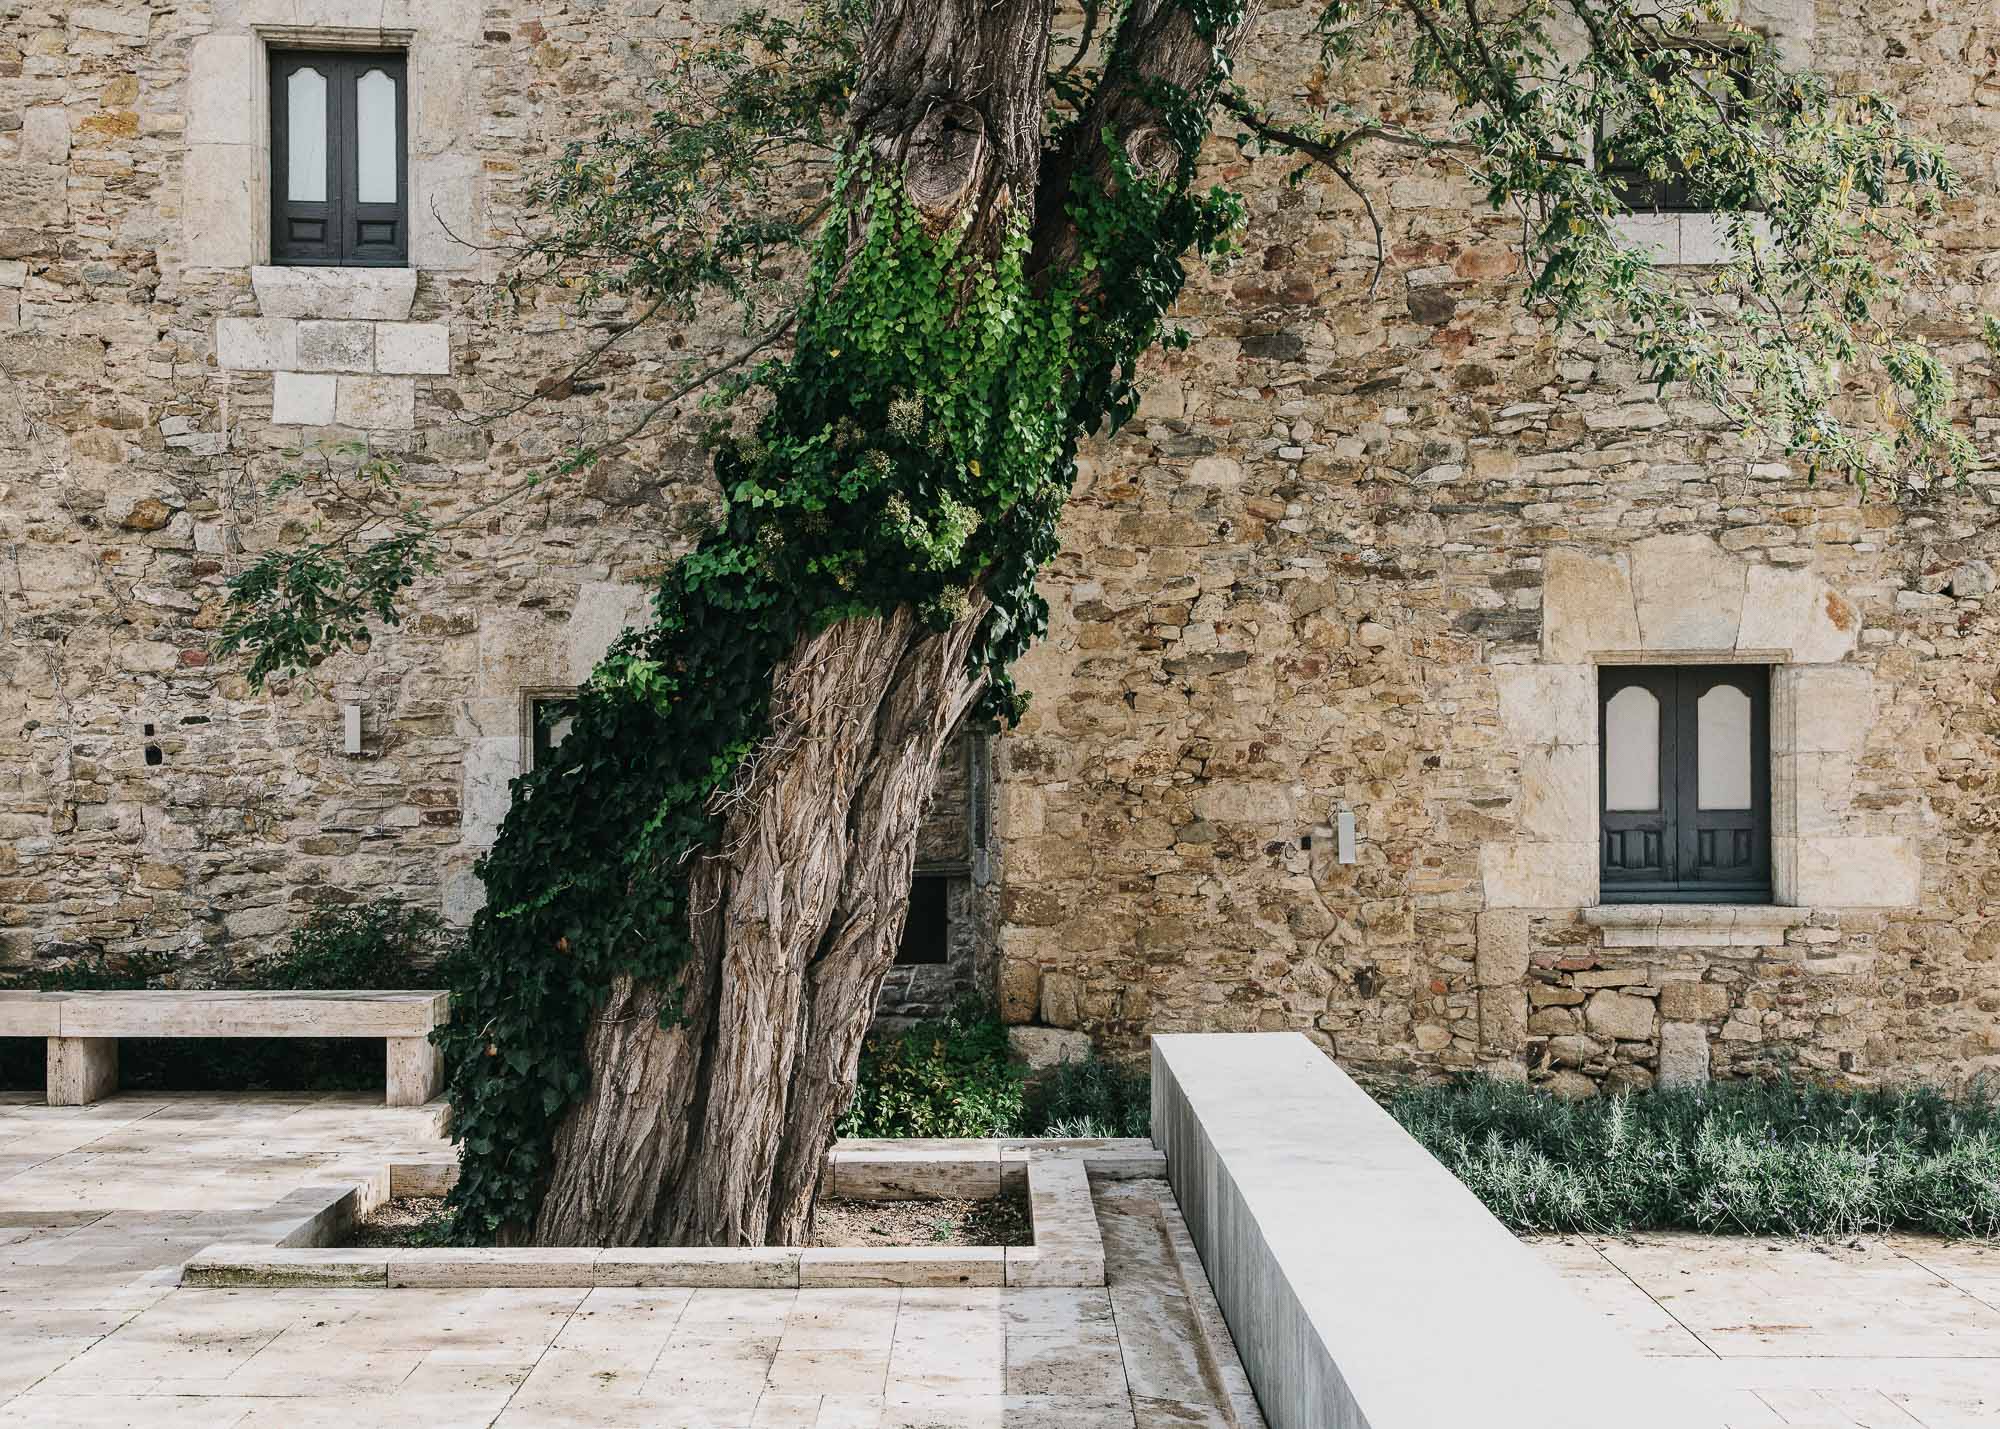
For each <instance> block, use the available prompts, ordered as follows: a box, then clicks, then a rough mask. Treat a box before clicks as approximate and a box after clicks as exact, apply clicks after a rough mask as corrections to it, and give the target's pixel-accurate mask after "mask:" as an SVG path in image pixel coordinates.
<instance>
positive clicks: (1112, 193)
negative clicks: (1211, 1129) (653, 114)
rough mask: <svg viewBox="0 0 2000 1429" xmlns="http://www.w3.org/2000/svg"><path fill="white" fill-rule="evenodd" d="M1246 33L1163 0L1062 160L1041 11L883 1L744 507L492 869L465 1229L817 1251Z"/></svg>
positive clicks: (505, 839) (619, 660) (741, 482)
mask: <svg viewBox="0 0 2000 1429" xmlns="http://www.w3.org/2000/svg"><path fill="white" fill-rule="evenodd" d="M1241 18H1242V17H1241V15H1240V13H1238V12H1234V11H1220V12H1217V13H1213V14H1210V15H1207V16H1197V15H1195V14H1192V13H1190V12H1188V11H1186V10H1184V9H1181V8H1178V7H1173V6H1165V5H1161V6H1157V7H1154V8H1152V9H1148V8H1147V7H1145V6H1141V7H1138V8H1136V9H1135V10H1134V12H1133V23H1134V24H1135V31H1134V33H1135V35H1142V36H1143V37H1144V44H1143V47H1135V49H1134V51H1133V53H1131V54H1130V55H1129V56H1128V57H1127V58H1126V59H1124V60H1123V61H1121V62H1120V64H1121V68H1122V72H1123V73H1124V74H1125V75H1126V79H1125V81H1124V82H1123V83H1121V84H1107V85H1106V86H1105V87H1104V92H1103V94H1102V95H1101V98H1100V109H1101V111H1102V112H1101V116H1100V117H1101V122H1099V123H1096V124H1086V123H1084V122H1078V123H1076V124H1075V125H1073V126H1072V128H1071V131H1070V141H1069V143H1068V144H1066V145H1064V146H1063V147H1061V148H1059V149H1057V150H1056V151H1055V154H1056V157H1055V160H1054V161H1053V162H1052V163H1047V164H1045V160H1044V153H1045V148H1046V147H1047V144H1046V138H1047V136H1045V135H1044V133H1043V99H1044V87H1045V82H1046V77H1047V72H1048V44H1049V24H1050V14H1049V5H1048V0H1003V3H999V4H993V3H989V0H951V3H948V4H945V5H943V6H942V7H939V6H935V5H929V4H927V5H922V6H919V5H914V4H909V3H888V4H883V5H881V6H879V7H878V8H877V9H876V11H875V13H874V16H873V18H872V21H871V23H870V25H869V28H868V30H867V37H866V41H865V43H864V44H863V46H862V54H861V64H860V78H859V82H858V83H857V84H856V86H855V90H854V98H853V103H852V107H851V111H850V136H849V138H848V140H847V143H846V145H845V151H844V153H843V154H842V156H841V159H840V162H839V168H838V173H837V177H836V179H835V183H834V190H833V195H832V208H831V217H830V220H829V221H828V222H827V224H826V225H825V227H824V229H823V231H822V236H821V238H820V240H819V243H818V247H817V252H816V253H815V255H814V258H813V268H812V272H811V275H810V279H809V287H808V292H807V296H806V299H805V302H804V305H803V307H802V310H801V313H800V317H799V321H798V325H797V332H796V338H795V348H794V352H793V355H792V358H791V360H790V362H789V363H788V364H786V365H785V367H784V368H783V370H782V372H781V373H780V374H779V375H777V376H776V377H775V379H774V380H773V382H772V384H771V394H770V396H771V405H770V408H769V410H768V412H767V413H766V414H765V415H764V417H763V419H762V420H761V422H760V423H759V424H758V425H757V427H756V431H755V435H754V437H753V438H751V439H748V440H742V441H737V442H734V443H732V444H730V445H728V446H726V447H724V448H723V449H722V450H721V451H720V452H719V453H718V455H717V457H716V462H715V469H716V475H717V478H718V479H719V481H720V482H721V485H722V488H723V491H724V493H725V494H726V496H727V498H728V502H729V516H728V521H727V524H726V526H725V527H724V528H723V529H722V530H720V531H718V532H716V533H715V534H714V535H712V536H711V537H709V538H708V539H707V540H705V541H704V542H703V543H702V545H701V547H700V549H699V550H697V551H696V552H695V553H694V554H692V555H690V556H689V557H687V558H686V559H684V560H683V561H681V562H680V563H679V565H678V566H676V567H675V569H674V572H673V574H672V575H671V576H670V577H669V579H668V581H667V583H666V585H665V587H664V588H663V590H662V592H661V594H660V597H659V602H658V616H657V619H656V621H655V623H654V624H653V625H652V627H651V628H650V629H647V630H644V631H641V632H638V633H636V634H634V635H631V636H628V638H626V639H625V640H624V641H623V642H621V644H620V645H619V646H618V647H617V649H616V650H614V651H613V653H612V654H611V655H610V656H609V657H608V658H607V659H606V661H605V662H604V665H603V666H602V668H600V669H599V670H598V671H597V673H596V674H595V675H594V676H593V678H592V680H591V683H590V686H589V688H588V689H587V690H586V691H585V692H584V695H583V699H582V704H581V709H580V711H579V714H578V716H577V719H576V723H575V725H574V727H573V729H572V731H571V733H570V734H569V736H568V738H567V739H566V740H565V741H564V743H563V744H562V746H561V749H560V752H559V756H558V757H557V758H556V759H555V760H554V761H553V762H552V763H551V765H550V766H549V767H547V768H546V769H538V770H537V771H536V772H535V773H533V774H532V775H530V776H528V778H527V779H526V780H525V781H524V785H523V788H522V790H521V794H520V797H519V798H518V799H517V800H516V802H515V805H514V807H513V810H512V812H511V813H510V814H509V816H508V818H507V821H506V823H505V825H504V826H503V828H502V829H501V832H500V837H499V841H498V842H497V843H496V845H495V846H494V848H493V850H492V852H491V854H490V855H489V856H488V858H487V861H486V864H485V868H484V872H485V878H486V884H487V889H488V906H487V908H486V910H485V911H484V912H482V913H481V914H480V915H479V918H478V921H477V922H476V923H475V925H474V927H473V931H472V940H471V947H472V960H473V961H474V962H475V963H476V964H477V965H478V966H479V969H480V971H479V974H478V980H477V984H476V986H475V987H474V988H472V989H471V990H470V995H469V996H466V995H464V994H461V1000H460V1004H459V1006H458V1008H457V1010H456V1013H455V1017H454V1021H453V1023H452V1032H451V1041H452V1047H451V1051H452V1065H453V1067H454V1069H455V1071H454V1076H453V1083H452V1096H453V1101H454V1105H455V1109H456V1112H457V1116H458V1130H459V1133H460V1135H461V1136H462V1137H463V1139H464V1142H465V1148H466V1156H465V1161H466V1166H465V1175H464V1177H463V1179H462V1180H461V1181H460V1183H459V1189H458V1191H457V1192H456V1199H457V1202H458V1206H459V1211H460V1224H461V1225H463V1226H465V1227H467V1228H468V1230H471V1231H474V1232H475V1233H476V1232H478V1231H487V1232H497V1233H499V1234H501V1235H503V1236H511V1237H516V1238H527V1239H531V1240H533V1241H535V1242H537V1243H540V1244H549V1245H561V1244H636V1243H665V1244H695V1245H761V1244H765V1243H770V1242H777V1243H796V1242H798V1241H800V1240H802V1239H803V1238H804V1237H805V1235H806V1233H807V1229H808V1226H809V1224H810V1218H811V1215H812V1206H813V1198H814V1193H815V1191H816V1190H817V1186H818V1180H819V1170H820V1164H821V1160H822V1158H823V1156H824V1153H825V1151H826V1149H827V1147H828V1146H829V1145H830V1144H831V1141H832V1139H833V1127H834V1124H835V1122H836V1121H837V1120H838V1119H839V1118H840V1116H841V1114H842V1113H843V1112H844V1111H845V1110H846V1109H847V1105H848V1103H849V1101H850V1100H851V1098H852V1095H853V1090H854V1075H855V1065H856V1061H857V1058H858V1057H859V1055H860V1048H861V1038H862V1035H863V1033H865V1031H866V1030H867V1026H868V1022H869V1019H870V1017H871V1015H872V1012H873V1009H874V1004H875V1000H876V995H877V993H878V991H879V990H880V987H881V983H882V979H883V977H884V975H885V974H886V973H887V972H888V969H889V967H890V965H891V963H892V962H893V961H894V958H895V951H896V947H897V943H898V939H899V937H900V935H901V932H902V923H903V918H904V913H905V909H906V906H907V895H908V889H909V885H910V876H911V871H912V868H913V865H914V861H915V851H916V832H917V827H918V824H919V821H920V819H921V816H922V813H923V810H924V808H925V806H926V805H927V803H928V802H929V799H930V795H931V791H932V788H933V786H934V783H935V780H936V772H937V766H938V756H939V753H940V751H941V749H942V747H943V745H944V742H945V739H946V736H947V735H948V734H949V733H950V732H951V731H952V729H953V728H954V726H955V725H956V724H957V723H958V721H959V720H960V718H961V717H963V716H965V715H967V714H968V713H971V712H974V711H975V709H976V710H977V713H978V715H979V717H981V718H986V719H993V718H996V717H1005V716H1007V715H1008V714H1010V713H1011V712H1012V708H1013V701H1014V692H1013V687H1012V684H1011V682H1010V681H1009V679H1008V676H1007V665H1008V662H1009V661H1010V660H1011V659H1012V658H1013V657H1014V656H1015V655H1016V654H1017V653H1018V652H1019V651H1020V650H1021V649H1023V648H1024V647H1025V645H1026V644H1027V642H1028V641H1029V640H1031V639H1032V638H1033V637H1034V636H1036V635H1037V634H1039V633H1040V632H1041V630H1042V628H1043V625H1044V619H1045V613H1046V612H1045V608H1044V606H1043V604H1042V601H1041V598H1040V597H1039V596H1038V595H1037V594H1036V592H1035V588H1034V579H1035V574H1036V572H1037V571H1038V570H1039V569H1040V567H1041V565H1042V563H1043V562H1044V561H1045V560H1046V559H1047V558H1048V557H1049V556H1050V555H1051V554H1052V553H1053V550H1054V545H1055V523H1056V519H1057V517H1058V515H1059V513H1060V511H1061V508H1062V503H1063V500H1064V498H1065V497H1066V496H1067V495H1068V491H1069V486H1070V482H1071V479H1072V477H1073V474H1074V456H1075V449H1076V443H1077V440H1078V437H1079V435H1080V434H1081V433H1082V432H1083V431H1084V430H1086V429H1088V428H1095V427H1097V426H1098V425H1100V423H1102V422H1103V421H1104V420H1105V419H1106V418H1107V417H1113V416H1117V415H1120V414H1122V413H1124V412H1127V411H1129V410H1130V409H1131V407H1132V405H1133V401H1134V399H1133V396H1132V388H1131V380H1132V375H1133V371H1134V367H1135V364H1136V362H1137V359H1138V357H1139V354H1140V353H1141V351H1143V350H1144V349H1145V347H1147V346H1148V345H1149V344H1150V343H1151V342H1153V341H1154V339H1155V338H1156V337H1157V335H1158V328H1159V323H1160V320H1161V318H1162V315H1163V314H1164V312H1165V310H1166V308H1167V305H1168V304H1169V303H1170V302H1171V301H1172V300H1173V298H1174V296H1175V295H1176V294H1177V293H1178V291H1179V288H1180V284H1181V276H1182V275H1181V268H1180V259H1181V256H1182V254H1183V253H1184V252H1186V251H1188V250H1189V249H1191V248H1192V249H1200V248H1203V247H1205V246H1210V245H1213V244H1214V243H1216V242H1217V241H1218V240H1219V239H1220V238H1221V237H1222V236H1223V235H1224V234H1225V233H1226V232H1227V230H1228V228H1229V226H1230V224H1231V223H1232V222H1233V220H1234V218H1235V209H1234V205H1233V201H1232V200H1231V199H1229V198H1228V197H1227V196H1226V195H1221V194H1215V195H1208V196H1197V195H1193V194H1192V193H1191V183H1192V179H1193V176H1194V157H1195V152H1194V151H1195V147H1196V146H1197V145H1198V144H1199V141H1200V138H1201V136H1202V135H1203V134H1204V133H1205V132H1206V128H1207V125H1206V119H1205V116H1206V112H1207V108H1208V105H1209V103H1210V101H1211V100H1212V98H1213V95H1214V92H1215V89H1216V86H1217V85H1218V84H1219V83H1220V82H1221V80H1222V77H1223V54H1224V50H1223V45H1224V42H1225V41H1226V39H1227V37H1228V34H1229V33H1231V32H1233V30H1234V29H1235V28H1236V27H1238V26H1239V25H1240V23H1241ZM1135 43H1136V42H1135ZM1121 129H1122V130H1124V131H1125V133H1126V135H1127V136H1128V138H1127V141H1126V142H1116V140H1117V136H1118V133H1119V131H1120V130H1121ZM1176 129H1177V130H1178V132H1179V133H1181V134H1182V135H1183V136H1185V139H1186V142H1180V141H1176V140H1175V139H1173V138H1171V137H1168V136H1169V135H1170V134H1171V133H1172V132H1173V131H1175V130H1176ZM1107 141H1112V142H1109V143H1108V142H1107ZM1045 168H1047V169H1048V170H1049V172H1048V173H1047V174H1045V172H1044V170H1045Z"/></svg>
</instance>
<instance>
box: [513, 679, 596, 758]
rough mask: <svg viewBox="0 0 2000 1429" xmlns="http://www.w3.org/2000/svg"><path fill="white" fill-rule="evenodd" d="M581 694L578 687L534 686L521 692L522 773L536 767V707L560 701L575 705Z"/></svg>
mask: <svg viewBox="0 0 2000 1429" xmlns="http://www.w3.org/2000/svg"><path fill="white" fill-rule="evenodd" d="M581 693H582V690H581V687H579V686H576V685H534V686H530V687H528V688H526V689H523V690H522V691H521V766H520V767H521V773H523V774H528V773H531V772H533V770H534V767H535V721H536V718H537V716H536V713H535V707H536V706H537V705H541V704H548V703H553V702H555V701H558V700H562V701H567V702H569V703H571V704H574V703H575V702H576V700H577V698H578V696H579V695H580V694H581Z"/></svg>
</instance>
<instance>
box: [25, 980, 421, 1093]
mask: <svg viewBox="0 0 2000 1429" xmlns="http://www.w3.org/2000/svg"><path fill="white" fill-rule="evenodd" d="M450 1018H451V994H450V993H448V992H232V991H228V990H226V989H225V990H216V991H208V992H169V991H161V992H154V991H139V992H0V1037H46V1038H47V1039H48V1044H49V1088H48V1102H49V1105H50V1106H87V1105H89V1104H90V1103H91V1102H94V1101H96V1100H98V1099H99V1098H100V1097H105V1096H109V1095H110V1094H111V1093H112V1092H114V1091H116V1090H117V1089H118V1039H119V1038H121V1037H381V1038H384V1039H386V1041H387V1043H388V1049H389V1051H388V1058H387V1060H388V1074H389V1075H388V1082H389V1090H388V1103H389V1105H390V1106H421V1105H422V1104H423V1103H425V1102H427V1101H429V1100H431V1099H432V1098H433V1097H435V1096H436V1095H437V1094H438V1093H439V1092H440V1091H441V1090H443V1087H444V1060H443V1058H442V1056H441V1055H440V1054H439V1052H438V1049H437V1048H436V1047H434V1046H432V1045H431V1040H430V1034H431V1029H432V1028H433V1027H436V1026H438V1025H439V1024H440V1023H443V1022H447V1021H449V1020H450Z"/></svg>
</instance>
